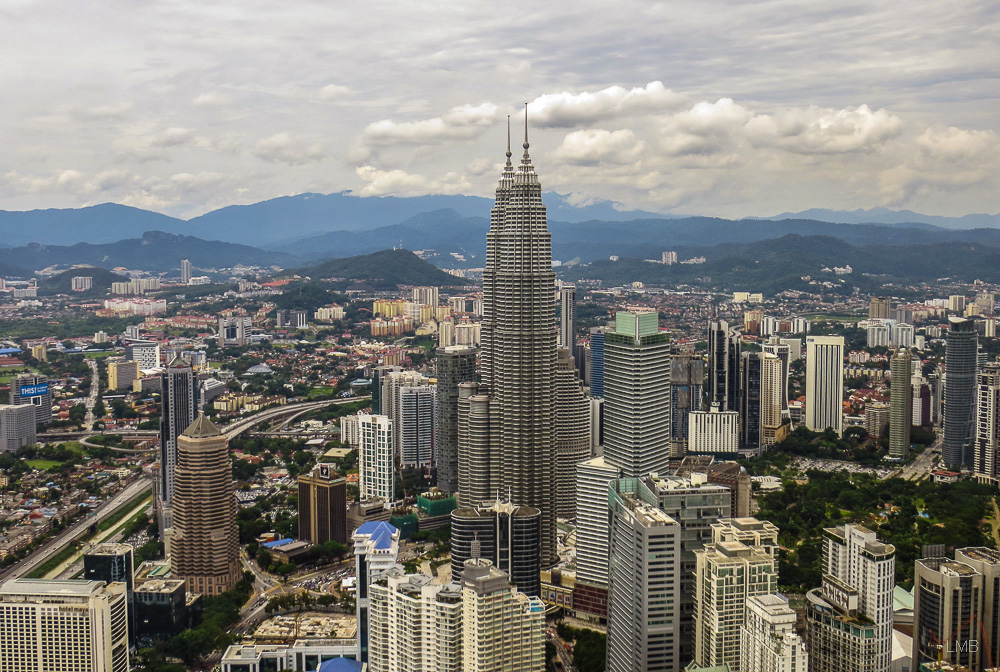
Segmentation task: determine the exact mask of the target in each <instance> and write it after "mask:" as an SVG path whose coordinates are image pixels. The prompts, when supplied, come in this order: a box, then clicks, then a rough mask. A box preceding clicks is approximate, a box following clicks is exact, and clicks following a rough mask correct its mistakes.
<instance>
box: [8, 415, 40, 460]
mask: <svg viewBox="0 0 1000 672" xmlns="http://www.w3.org/2000/svg"><path fill="white" fill-rule="evenodd" d="M36 432H37V427H36V425H35V407H34V406H31V405H28V404H25V405H22V406H13V405H10V404H0V453H4V452H13V451H15V450H17V449H18V448H21V447H22V446H29V445H31V444H33V443H37V442H38V435H37V433H36Z"/></svg>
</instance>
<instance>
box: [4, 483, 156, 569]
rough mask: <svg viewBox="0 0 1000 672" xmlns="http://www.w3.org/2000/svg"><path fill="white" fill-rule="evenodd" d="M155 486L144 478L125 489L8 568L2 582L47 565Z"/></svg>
mask: <svg viewBox="0 0 1000 672" xmlns="http://www.w3.org/2000/svg"><path fill="white" fill-rule="evenodd" d="M152 486H153V482H152V481H151V480H150V479H149V478H148V477H145V476H144V477H142V478H140V479H139V480H137V481H136V482H135V483H133V484H132V485H130V486H129V487H127V488H125V490H123V491H122V492H120V493H118V494H117V495H116V496H115V497H114V498H113V499H111V500H110V501H108V502H105V503H104V504H102V505H101V506H100V508H98V509H97V513H96V515H93V516H91V515H86V516H84V517H83V518H81V519H80V520H78V521H77V522H76V523H74V524H73V525H71V526H70V527H68V528H66V529H65V530H63V531H62V532H60V533H59V534H57V535H56V536H55V537H53V538H52V539H49V540H48V541H47V542H45V544H43V545H42V547H41V548H38V549H36V550H35V552H34V553H32V554H31V555H29V556H28V557H26V558H25V559H24V560H21V561H20V562H18V563H16V564H14V565H12V566H11V567H8V568H7V570H6V571H5V572H3V573H2V574H0V581H6V580H7V579H16V578H18V577H21V576H24V575H25V574H28V573H29V572H31V570H33V569H34V568H35V567H37V566H38V565H41V564H43V563H45V562H46V561H47V560H48V559H49V558H51V557H52V556H53V555H55V554H56V553H58V552H59V551H61V550H62V549H64V548H65V547H66V546H68V545H69V544H70V543H71V542H72V541H74V540H75V539H76V538H78V537H80V536H81V535H83V534H84V533H85V532H86V531H87V528H88V527H90V526H91V525H93V524H94V523H95V522H96V523H99V522H101V521H102V520H104V519H105V518H107V517H108V516H110V515H112V514H113V513H115V512H116V511H117V510H118V509H120V508H121V507H122V506H124V505H125V504H127V503H128V502H129V501H131V500H132V498H133V497H135V496H136V495H138V494H139V493H140V492H142V491H143V490H147V489H149V488H151V487H152Z"/></svg>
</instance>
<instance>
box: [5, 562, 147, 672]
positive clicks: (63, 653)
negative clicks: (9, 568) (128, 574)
mask: <svg viewBox="0 0 1000 672" xmlns="http://www.w3.org/2000/svg"><path fill="white" fill-rule="evenodd" d="M126 593H127V587H126V585H125V584H124V583H111V584H107V585H105V584H104V583H103V582H101V581H55V580H44V581H43V580H39V579H12V580H10V581H7V582H6V583H4V584H3V585H2V586H0V670H10V672H56V671H58V672H128V671H129V670H130V669H131V666H130V662H129V641H128V640H129V628H128V605H127V602H128V598H127V595H126Z"/></svg>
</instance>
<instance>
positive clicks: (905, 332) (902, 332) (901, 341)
mask: <svg viewBox="0 0 1000 672" xmlns="http://www.w3.org/2000/svg"><path fill="white" fill-rule="evenodd" d="M915 338H916V337H915V334H914V331H913V325H912V324H902V323H900V324H894V325H893V327H892V344H893V345H895V346H896V347H897V348H906V349H907V350H909V349H910V348H912V347H913V346H914V345H915V344H916V341H915Z"/></svg>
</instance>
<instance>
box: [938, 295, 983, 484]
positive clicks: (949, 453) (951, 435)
mask: <svg viewBox="0 0 1000 672" xmlns="http://www.w3.org/2000/svg"><path fill="white" fill-rule="evenodd" d="M962 298H964V297H962ZM948 323H949V325H948V326H949V329H948V337H947V340H946V344H945V379H944V439H943V440H942V441H941V459H942V460H943V461H944V463H945V465H946V466H948V467H953V468H961V467H967V468H968V467H972V466H973V459H972V441H973V437H974V435H975V417H976V355H977V353H978V351H979V336H978V334H977V333H976V324H975V322H973V321H972V320H965V319H962V318H960V317H954V316H953V317H949V318H948Z"/></svg>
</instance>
